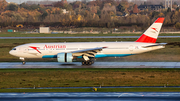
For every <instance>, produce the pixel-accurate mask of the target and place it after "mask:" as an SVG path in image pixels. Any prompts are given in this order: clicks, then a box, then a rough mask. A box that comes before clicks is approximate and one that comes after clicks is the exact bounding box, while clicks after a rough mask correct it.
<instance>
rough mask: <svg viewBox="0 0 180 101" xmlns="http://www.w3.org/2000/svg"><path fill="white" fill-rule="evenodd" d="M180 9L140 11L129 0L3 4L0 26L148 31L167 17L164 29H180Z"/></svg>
mask: <svg viewBox="0 0 180 101" xmlns="http://www.w3.org/2000/svg"><path fill="white" fill-rule="evenodd" d="M179 16H180V10H179V7H178V6H176V4H175V3H174V5H173V10H171V9H170V8H168V9H161V10H158V11H153V10H149V9H145V10H141V11H140V10H138V8H137V5H136V4H135V3H133V2H128V1H127V0H121V1H116V0H96V1H89V2H84V1H82V2H81V1H76V2H72V3H63V2H61V1H58V2H54V3H53V4H51V5H40V4H31V5H29V4H27V3H22V4H15V3H7V2H6V0H1V1H0V26H1V27H7V26H12V27H15V26H16V25H17V24H23V25H25V26H36V27H38V26H41V25H43V26H52V27H57V28H58V27H71V26H73V27H107V28H115V27H120V26H140V27H142V28H146V27H147V26H149V25H150V24H151V23H152V22H153V21H154V20H155V19H157V18H158V17H165V22H164V26H171V27H174V28H177V29H180V18H179Z"/></svg>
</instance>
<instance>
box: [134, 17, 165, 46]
mask: <svg viewBox="0 0 180 101" xmlns="http://www.w3.org/2000/svg"><path fill="white" fill-rule="evenodd" d="M163 22H164V18H162V17H160V18H158V19H157V20H156V21H155V22H154V23H153V24H152V25H151V26H150V27H149V28H148V29H147V30H146V31H145V32H144V33H143V35H141V37H140V38H139V39H137V40H136V42H145V43H156V40H157V38H158V35H159V32H160V30H161V27H162V24H163Z"/></svg>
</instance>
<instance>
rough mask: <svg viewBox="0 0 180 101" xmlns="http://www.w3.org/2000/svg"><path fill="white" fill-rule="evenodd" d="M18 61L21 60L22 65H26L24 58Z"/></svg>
mask: <svg viewBox="0 0 180 101" xmlns="http://www.w3.org/2000/svg"><path fill="white" fill-rule="evenodd" d="M19 59H20V60H22V65H25V64H26V61H25V58H22V57H20V58H19Z"/></svg>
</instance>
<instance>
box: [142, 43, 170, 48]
mask: <svg viewBox="0 0 180 101" xmlns="http://www.w3.org/2000/svg"><path fill="white" fill-rule="evenodd" d="M166 44H167V43H159V44H155V45H149V46H142V47H143V48H149V47H156V46H164V45H166Z"/></svg>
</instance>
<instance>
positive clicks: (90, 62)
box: [82, 61, 94, 65]
mask: <svg viewBox="0 0 180 101" xmlns="http://www.w3.org/2000/svg"><path fill="white" fill-rule="evenodd" d="M93 63H94V61H83V62H82V65H92V64H93Z"/></svg>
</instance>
